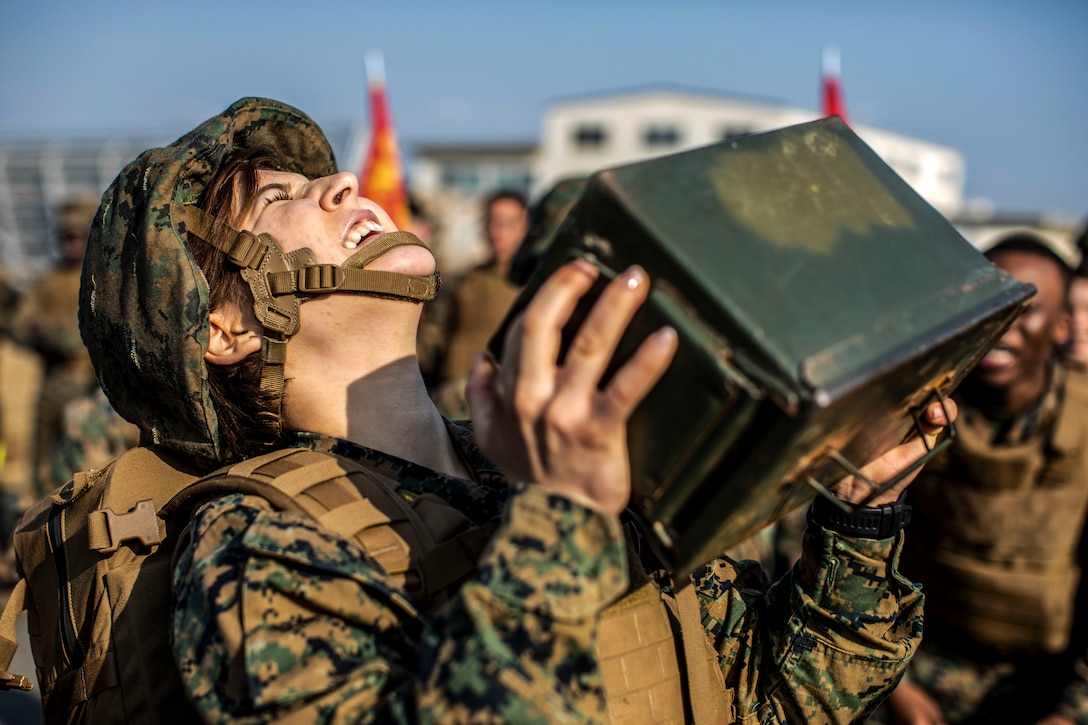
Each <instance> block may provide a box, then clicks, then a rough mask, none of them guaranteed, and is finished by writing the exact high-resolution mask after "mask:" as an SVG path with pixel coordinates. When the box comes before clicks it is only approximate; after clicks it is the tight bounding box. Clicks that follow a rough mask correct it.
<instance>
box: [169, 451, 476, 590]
mask: <svg viewBox="0 0 1088 725" xmlns="http://www.w3.org/2000/svg"><path fill="white" fill-rule="evenodd" d="M397 489H398V482H397V481H396V480H395V479H393V478H391V477H388V476H383V475H381V474H379V473H377V472H375V471H373V470H372V469H370V468H367V467H366V466H363V465H361V464H359V463H356V462H354V461H352V460H350V459H347V458H342V457H340V456H336V455H334V454H331V453H323V452H319V451H310V450H305V449H285V450H281V451H276V452H274V453H270V454H266V455H264V456H260V457H258V458H254V459H251V460H248V461H245V462H243V463H240V464H238V465H235V466H231V467H229V468H226V469H223V470H220V471H217V472H215V473H213V474H210V475H208V476H205V477H204V478H202V479H201V480H199V481H198V482H196V483H195V484H193V485H191V486H189V487H187V488H185V489H184V490H182V491H181V492H179V493H178V494H177V495H176V496H174V498H172V499H171V500H170V502H169V503H167V505H166V506H164V507H163V508H162V510H161V511H160V516H162V517H164V518H167V517H170V518H180V519H182V520H188V518H190V517H191V515H192V513H193V512H194V511H195V510H196V509H197V508H198V507H199V506H200V505H202V504H204V503H207V502H208V501H210V500H212V499H215V498H219V497H220V496H225V495H228V494H231V493H244V494H248V495H254V496H259V497H260V498H263V499H264V500H266V501H267V502H268V503H269V504H270V505H272V506H273V507H274V508H276V509H278V510H280V511H293V512H296V513H302V514H305V515H307V516H309V517H311V518H313V519H314V520H315V521H317V522H318V523H319V524H321V525H322V526H325V527H327V528H329V529H331V530H333V531H335V532H337V533H338V534H340V535H341V536H344V537H346V538H349V539H351V540H352V541H354V542H355V543H356V544H357V545H358V546H360V547H361V548H362V549H363V551H365V552H366V553H367V555H368V556H370V557H371V558H372V559H374V560H375V562H376V563H377V564H378V566H380V567H381V568H382V570H383V571H385V572H386V573H387V574H389V575H390V576H391V577H393V578H394V579H395V580H396V581H397V582H398V583H399V584H400V585H401V586H403V587H404V588H405V589H406V590H407V591H408V593H409V594H410V595H411V596H412V598H413V600H414V601H415V602H416V604H417V605H423V604H425V603H427V602H429V601H431V600H432V599H434V598H435V596H436V595H438V594H441V593H442V592H443V591H444V590H446V589H448V588H449V587H451V586H453V585H455V584H457V583H458V582H460V581H461V580H462V579H464V578H465V577H467V576H468V575H469V574H471V573H472V572H473V571H474V570H475V569H476V564H477V561H478V560H479V557H480V554H481V553H482V552H483V550H484V548H485V547H486V546H487V542H488V541H489V540H490V538H491V534H492V533H493V531H494V527H493V526H489V525H487V526H476V527H467V528H465V529H464V530H461V531H457V532H455V533H453V534H451V535H450V536H448V537H447V536H444V535H439V536H437V537H436V535H435V533H436V532H434V531H433V530H432V527H431V526H428V524H427V523H426V522H425V521H424V520H423V519H422V518H421V517H420V515H419V514H418V513H417V511H416V510H415V508H414V507H413V506H412V504H411V503H410V502H409V501H407V500H406V499H405V498H404V497H402V496H401V495H400V494H399V493H398V491H397Z"/></svg>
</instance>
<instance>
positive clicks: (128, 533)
mask: <svg viewBox="0 0 1088 725" xmlns="http://www.w3.org/2000/svg"><path fill="white" fill-rule="evenodd" d="M97 514H102V515H101V516H99V515H97ZM87 537H88V540H89V544H90V548H91V549H92V550H94V551H100V552H102V553H103V554H112V553H113V552H115V551H117V549H119V548H120V546H121V543H122V542H125V541H132V540H134V539H138V540H139V541H140V543H142V544H143V545H144V546H154V545H156V544H159V543H162V533H161V532H160V531H159V517H158V516H157V515H156V514H155V502H154V501H152V500H151V499H144V500H143V501H140V502H139V503H137V504H136V506H135V508H133V509H132V510H131V511H129V512H128V513H127V514H117V513H114V512H113V509H98V510H97V511H92V512H91V515H90V516H89V517H87Z"/></svg>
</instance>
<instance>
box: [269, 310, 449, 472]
mask: <svg viewBox="0 0 1088 725" xmlns="http://www.w3.org/2000/svg"><path fill="white" fill-rule="evenodd" d="M405 309H409V310H411V311H412V312H411V314H414V315H415V316H416V317H417V318H418V315H419V308H418V305H405ZM303 310H305V306H304V307H303ZM388 316H389V315H388V313H387V314H386V315H385V318H388ZM349 319H354V320H360V318H359V317H355V318H349ZM371 319H383V318H381V317H379V318H371ZM405 327H406V326H405V325H403V324H402V325H392V326H389V327H388V328H387V329H384V330H379V329H375V325H373V324H367V323H366V322H365V319H364V320H360V321H359V323H358V324H356V325H352V331H351V333H350V334H347V335H344V334H341V335H337V336H335V337H334V338H330V339H329V340H328V343H327V344H315V343H314V341H313V339H312V338H308V339H306V340H305V343H304V344H299V342H300V341H299V340H292V341H291V342H289V343H288V345H287V369H286V370H285V375H286V377H287V384H286V389H285V395H284V425H285V427H286V428H288V429H290V430H300V431H310V432H314V433H321V434H324V435H329V436H334V437H336V438H343V439H345V440H349V441H352V442H353V443H357V444H359V445H362V446H366V447H368V448H373V449H376V450H380V451H383V452H385V453H389V454H391V455H394V456H398V457H400V458H404V459H406V460H409V461H413V462H415V463H419V464H421V465H424V466H427V467H429V468H432V469H434V470H436V471H441V472H443V473H448V474H452V475H456V476H461V477H467V475H468V472H467V471H466V470H465V469H464V467H463V464H462V463H461V461H460V458H459V457H458V455H457V452H456V450H455V448H454V446H453V443H452V441H451V440H450V438H449V434H448V433H447V431H446V427H445V422H444V421H443V419H442V416H441V415H440V414H439V412H438V410H437V409H436V408H435V407H434V404H433V403H432V402H431V399H430V397H429V396H428V394H427V388H426V386H425V385H424V383H423V378H422V376H421V375H420V372H419V365H418V363H417V362H416V358H415V337H414V334H413V335H406V334H405V333H404V332H402V331H403V330H404V329H405ZM305 329H306V326H305V320H304V321H303V325H302V327H301V328H300V332H299V336H301V335H302V334H303V332H304V331H305ZM407 329H408V330H411V331H412V332H413V333H414V330H415V328H414V326H411V325H408V326H407Z"/></svg>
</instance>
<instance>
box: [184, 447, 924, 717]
mask: <svg viewBox="0 0 1088 725" xmlns="http://www.w3.org/2000/svg"><path fill="white" fill-rule="evenodd" d="M459 442H460V444H461V446H462V450H464V451H465V452H466V461H467V462H468V464H469V467H470V469H471V470H472V471H473V474H474V477H475V479H476V480H475V481H462V480H458V479H453V478H450V477H447V476H444V475H442V474H438V473H435V472H434V471H431V470H429V469H426V468H424V467H421V466H418V465H415V464H412V463H409V462H407V461H403V460H401V459H397V458H394V457H392V456H388V455H386V454H383V453H380V452H377V451H373V450H370V449H366V448H362V447H360V446H357V445H355V444H353V443H350V442H347V441H342V440H336V439H330V438H326V437H322V436H318V435H313V434H298V435H297V436H296V437H295V439H294V441H293V443H294V444H295V445H297V446H299V447H304V448H309V449H312V450H324V451H328V452H331V453H334V454H336V455H340V456H346V457H348V458H351V459H353V460H358V461H362V462H364V463H365V464H366V465H368V466H372V467H373V468H374V469H375V470H376V471H378V472H380V473H382V474H384V475H387V476H393V477H395V478H396V479H397V480H399V481H400V486H401V490H402V492H404V494H405V495H408V496H421V495H426V494H431V495H437V496H440V497H441V498H443V499H444V500H446V501H447V502H449V503H450V504H451V505H453V506H454V507H456V508H457V509H459V510H461V511H462V512H463V513H464V514H465V515H466V516H467V517H469V518H470V519H472V520H473V522H474V523H479V522H484V521H487V520H489V519H491V518H493V517H495V516H500V515H502V516H504V517H505V518H504V520H503V524H502V525H501V526H500V528H499V529H498V530H497V532H496V534H495V536H494V538H493V539H492V542H491V545H490V547H489V548H488V550H487V551H486V552H485V554H484V555H483V557H482V559H481V561H480V566H479V569H478V570H477V572H476V573H475V575H474V576H473V577H472V578H471V579H469V580H468V582H467V583H466V584H465V585H464V586H463V587H462V589H461V590H460V592H459V594H458V596H457V597H456V598H454V599H453V600H452V601H450V602H448V603H446V604H445V605H443V606H441V607H439V608H437V609H436V610H434V611H419V610H417V609H416V608H415V607H414V606H413V605H412V603H411V602H410V601H409V600H408V599H407V597H406V595H405V594H404V592H403V590H402V589H400V588H398V587H396V586H395V585H394V584H393V583H392V582H391V581H390V579H389V578H388V577H387V576H386V575H385V574H384V573H383V572H382V571H381V570H380V569H378V568H377V567H376V566H375V565H374V563H373V562H372V560H370V559H369V558H368V557H366V556H365V555H362V554H361V552H360V551H359V550H358V549H357V548H355V547H354V545H353V544H351V543H349V542H348V541H347V540H345V539H344V538H342V537H340V536H338V535H335V534H333V533H332V532H330V531H329V529H327V528H323V527H321V526H319V525H317V524H316V523H315V522H313V521H312V520H310V519H307V518H306V517H302V516H299V515H297V514H288V513H281V512H276V511H273V510H272V509H271V508H270V507H269V506H268V505H267V504H266V503H264V501H263V500H261V499H258V498H251V497H245V496H243V495H241V494H237V495H233V496H230V497H226V498H221V499H218V500H216V501H214V502H212V503H210V504H208V505H206V506H205V507H204V508H203V509H201V510H200V511H199V512H198V514H197V515H196V517H195V519H194V529H193V536H192V539H191V541H190V542H189V543H188V544H187V545H185V546H184V547H183V549H182V551H181V553H180V555H179V557H178V559H177V562H176V567H175V577H174V581H175V589H174V609H173V650H174V656H175V657H176V659H177V661H178V663H179V666H180V668H181V672H182V677H183V679H184V681H185V683H186V686H187V689H188V690H189V692H190V694H191V696H192V697H193V699H194V701H195V702H196V704H197V706H198V708H199V709H200V710H201V711H202V713H203V714H204V716H205V718H206V719H208V720H218V721H228V720H229V721H231V722H242V723H246V722H266V721H269V720H273V719H277V718H284V717H288V716H292V717H297V718H299V719H301V720H305V721H307V722H326V721H349V720H350V721H359V722H417V721H421V722H468V721H471V722H481V723H487V722H493V723H506V722H518V723H534V722H539V723H556V722H578V723H583V722H603V721H605V710H604V693H603V690H602V683H601V678H600V675H599V672H598V668H597V665H596V662H597V660H596V654H595V652H594V638H595V620H596V615H597V614H598V613H599V612H600V611H601V610H602V609H603V608H604V607H605V606H606V605H607V604H609V603H610V602H611V601H613V600H614V599H615V598H616V597H617V596H618V595H619V594H620V593H621V592H622V591H623V590H624V589H625V587H626V586H627V584H628V576H627V562H626V551H625V549H626V547H625V545H624V543H623V540H622V535H623V534H622V531H621V529H620V527H619V525H618V522H617V521H616V520H614V519H611V518H608V517H604V516H601V515H600V514H597V513H594V512H592V511H590V510H588V509H585V508H583V507H581V506H579V505H577V504H574V503H571V502H570V501H568V500H566V499H563V498H561V497H554V496H548V495H546V494H544V493H543V492H541V491H539V490H537V489H535V488H534V487H531V486H530V487H526V488H521V489H518V490H515V491H513V492H511V490H510V489H508V488H507V486H506V483H505V482H504V480H503V479H502V477H501V475H500V474H499V473H498V471H496V470H495V469H494V468H493V467H491V465H490V464H489V463H487V461H486V460H485V459H483V458H482V457H481V456H480V455H479V453H478V451H476V449H475V448H474V447H473V446H472V444H471V440H470V438H469V434H468V432H467V431H465V430H464V429H460V432H459ZM900 541H901V537H900V539H896V540H892V539H889V540H885V541H872V540H863V539H858V540H848V539H845V538H843V537H839V536H837V535H834V534H831V533H828V532H822V531H820V532H816V533H812V534H810V535H809V536H808V538H807V539H806V542H805V547H806V554H805V557H804V558H803V559H802V564H801V565H800V566H799V567H798V568H797V569H796V570H795V571H794V572H793V573H792V574H791V575H790V576H789V577H787V578H785V579H783V580H782V581H781V582H780V583H779V584H777V585H775V586H774V587H770V588H768V583H767V578H766V576H765V575H764V573H763V571H762V570H761V569H760V567H759V566H758V565H757V564H756V563H755V562H750V561H749V562H741V563H736V564H735V563H730V562H727V561H718V562H714V563H713V564H711V565H709V566H707V567H706V568H705V569H704V570H702V571H700V572H698V573H697V574H696V575H695V577H694V580H695V584H696V587H697V592H698V598H699V601H700V605H701V609H702V615H703V622H704V625H705V627H706V632H707V635H708V637H709V638H710V639H711V641H712V642H713V643H714V646H715V648H716V649H717V651H718V653H719V663H720V665H721V666H722V668H723V671H724V672H725V677H726V684H727V687H728V688H729V690H730V693H731V694H732V695H733V703H734V708H735V713H736V721H738V722H741V721H743V722H760V723H787V722H790V723H800V722H806V723H808V722H820V723H852V722H856V721H858V720H859V719H860V718H862V717H863V716H864V714H865V713H866V712H868V711H870V710H871V709H872V708H874V707H875V706H876V704H877V703H878V702H879V701H880V699H882V697H883V696H884V695H885V694H886V693H887V692H888V690H890V689H891V688H892V687H893V686H894V684H895V682H896V681H897V680H898V677H899V676H900V675H901V673H902V671H903V669H904V668H905V666H906V661H907V658H909V656H910V655H911V653H912V652H913V650H914V648H915V647H916V645H917V643H918V639H919V637H920V634H921V603H922V602H921V599H922V598H921V595H920V594H919V592H918V591H917V590H916V588H914V587H913V586H912V585H911V584H910V583H909V582H907V581H905V580H904V579H902V578H901V577H899V576H898V575H897V574H895V573H894V571H892V566H893V563H894V562H895V561H896V558H897V555H898V550H899V547H900ZM655 577H656V578H657V579H658V580H659V582H661V584H662V585H663V586H664V589H665V590H666V592H670V591H671V585H670V584H669V582H668V581H667V579H666V578H665V574H664V573H663V572H660V571H658V572H655ZM667 596H668V594H667Z"/></svg>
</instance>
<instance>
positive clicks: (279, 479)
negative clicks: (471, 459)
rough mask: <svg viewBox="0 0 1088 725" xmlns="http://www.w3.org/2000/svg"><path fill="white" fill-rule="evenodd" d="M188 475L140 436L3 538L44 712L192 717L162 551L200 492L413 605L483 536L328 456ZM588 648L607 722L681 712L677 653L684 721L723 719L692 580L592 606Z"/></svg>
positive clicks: (648, 586)
mask: <svg viewBox="0 0 1088 725" xmlns="http://www.w3.org/2000/svg"><path fill="white" fill-rule="evenodd" d="M196 479H197V476H196V473H195V472H191V471H185V470H184V469H182V468H180V467H179V466H178V463H177V461H172V460H170V459H169V458H168V457H167V456H166V454H164V453H163V452H161V451H157V450H154V449H151V448H138V449H134V450H133V451H130V452H129V453H127V454H125V455H124V456H121V457H120V458H119V459H117V460H116V461H114V462H112V463H111V464H110V465H108V466H106V467H104V468H103V469H101V470H100V471H94V472H91V473H90V474H79V475H77V477H76V478H75V479H74V481H73V482H72V483H71V484H69V485H67V486H65V487H64V488H63V489H62V490H61V491H60V492H59V493H58V494H55V495H54V496H53V497H51V498H50V499H48V500H46V501H44V502H42V503H41V504H39V505H38V506H36V507H35V508H34V509H32V510H31V511H30V512H28V514H27V516H26V517H24V519H23V521H22V523H21V524H20V528H19V531H18V532H17V534H16V549H17V552H18V556H19V561H20V564H21V566H22V570H23V571H24V573H25V580H24V581H26V582H30V587H31V591H30V596H29V598H28V600H27V602H28V604H29V606H28V616H29V630H30V636H31V645H32V648H33V650H34V655H35V660H36V662H37V663H38V668H37V674H38V680H39V683H40V685H41V688H42V704H43V708H44V710H45V718H46V720H47V721H49V722H60V721H73V722H92V721H93V722H96V723H98V722H111V721H116V722H133V721H137V722H144V721H146V722H166V723H169V722H191V721H193V720H194V719H196V718H197V717H198V716H197V714H196V713H195V712H194V710H193V708H192V706H191V705H190V704H189V702H188V700H187V699H186V697H185V695H184V690H183V688H182V685H181V682H180V679H179V677H178V673H177V671H176V667H175V666H174V662H173V658H172V657H171V656H170V649H169V643H168V639H167V637H168V626H167V623H168V622H169V617H168V616H166V613H168V612H170V611H171V603H170V590H171V587H170V576H171V571H172V565H171V559H172V555H173V553H174V550H175V548H176V544H177V542H178V541H179V539H180V538H181V537H182V536H184V535H187V534H188V529H186V530H185V531H184V533H183V532H182V531H181V528H182V525H183V524H184V523H186V522H187V521H188V520H189V518H190V515H191V513H192V511H194V510H195V509H196V508H197V507H198V506H199V505H201V504H202V503H205V502H207V501H209V500H211V499H213V498H216V497H219V496H222V495H226V494H229V493H237V492H241V493H248V494H252V495H257V496H260V497H262V498H264V499H265V500H267V501H268V502H269V503H270V504H271V505H272V506H273V507H275V508H277V509H280V510H287V511H297V512H301V513H305V514H307V515H309V516H311V517H313V518H314V519H315V520H317V521H318V522H319V523H321V524H322V525H324V526H326V527H328V528H330V529H332V530H334V531H337V532H338V533H340V534H341V535H343V536H345V537H347V538H350V539H352V540H353V541H355V542H356V543H357V544H358V545H359V546H360V547H362V548H363V549H364V550H365V551H366V552H367V553H368V555H369V556H371V557H372V558H373V559H374V560H375V561H376V563H378V565H379V566H381V567H382V568H383V570H385V571H386V572H387V573H388V574H390V575H391V576H393V577H394V578H395V579H396V580H397V581H398V582H399V583H401V584H402V585H403V586H404V588H405V589H406V591H407V592H408V593H409V594H410V596H411V597H412V599H413V602H414V603H415V604H416V605H417V606H419V607H420V608H421V609H423V610H426V609H428V608H430V607H433V606H435V605H437V604H439V603H441V602H442V601H445V600H446V599H447V598H448V597H449V595H450V594H451V593H452V592H454V591H456V589H457V588H458V587H459V586H460V584H461V582H463V581H464V579H465V578H467V577H468V576H470V575H471V573H472V572H473V571H474V570H475V567H476V562H477V561H478V559H479V556H480V553H481V552H482V550H483V548H484V547H485V546H486V544H487V541H488V539H489V538H490V536H491V534H492V533H493V527H492V526H474V525H472V524H471V522H469V521H468V519H467V518H466V517H465V516H464V514H462V513H461V512H460V511H458V510H456V509H455V508H453V507H452V506H450V505H449V504H448V503H446V502H445V501H444V500H443V499H441V498H440V497H438V496H434V495H431V494H423V495H412V494H409V493H408V492H405V491H403V490H400V489H399V486H398V484H397V482H396V481H395V480H393V479H390V478H386V477H383V476H381V475H378V474H376V473H374V472H373V471H371V470H370V469H368V468H366V467H365V466H363V465H362V464H358V463H355V462H353V461H351V460H349V459H346V458H342V457H339V456H335V455H333V454H330V453H323V452H315V451H309V450H304V449H285V450H281V451H277V452H275V453H271V454H268V455H265V456H260V457H258V458H254V459H251V460H249V461H246V462H243V463H240V464H237V465H235V466H232V467H229V468H227V469H224V470H221V471H218V472H216V473H214V474H211V475H209V476H206V477H204V478H202V479H200V480H196ZM194 481H195V482H194ZM149 482H156V483H155V485H154V490H150V487H151V484H150V483H149ZM137 499H139V500H137ZM116 511H125V512H128V513H123V514H120V515H118V514H116V513H115V512H116ZM137 542H138V545H137ZM58 543H59V545H58ZM22 585H23V582H21V583H20V589H19V590H18V592H17V594H18V596H17V597H14V596H13V598H12V602H11V603H9V607H8V608H7V609H6V610H5V614H4V618H5V620H6V621H5V623H4V627H3V628H4V629H5V630H7V631H6V632H0V670H3V669H4V668H6V667H7V666H8V665H9V664H10V661H11V656H12V654H13V653H14V635H13V633H12V631H11V630H12V629H13V621H14V615H15V613H16V610H18V609H19V608H21V602H16V601H15V600H16V599H20V600H21V599H22ZM130 601H131V602H135V603H138V606H131V607H130V606H128V604H129V602H130ZM58 624H59V626H58ZM678 634H679V635H680V636H677V635H678ZM5 640H7V641H5ZM678 645H681V646H682V648H683V652H682V654H681V655H679V656H678V652H677V646H678ZM597 649H598V655H599V657H600V662H601V671H602V675H603V679H604V683H605V690H606V697H607V704H608V710H609V714H610V717H611V721H612V722H613V723H617V724H618V723H628V722H629V723H683V722H685V721H687V715H686V712H685V697H684V694H683V685H682V683H683V681H684V679H685V678H682V676H681V671H680V666H679V663H680V662H681V661H683V662H685V663H686V681H687V682H688V683H689V691H690V692H692V693H695V695H696V696H695V697H691V698H689V699H690V703H689V704H690V707H691V712H692V715H691V717H692V718H694V721H695V722H697V723H703V722H723V721H725V718H726V714H728V713H729V712H730V709H731V707H730V702H729V701H728V700H727V699H726V691H725V687H724V679H723V675H722V671H721V668H720V667H719V666H718V661H717V653H716V652H715V651H714V649H713V647H712V645H711V644H710V642H709V641H708V640H707V638H706V635H705V632H704V630H703V627H702V621H701V615H700V612H699V605H698V601H697V599H696V595H695V593H694V591H693V589H692V588H691V587H690V586H689V587H686V588H684V589H682V590H681V591H680V593H679V594H678V595H677V597H676V599H675V600H671V599H670V600H668V606H666V601H665V600H663V598H662V595H661V592H660V590H659V589H658V588H657V586H656V585H655V584H653V583H652V582H648V581H646V582H645V583H644V584H643V585H642V586H641V587H639V588H637V589H635V590H634V591H632V592H631V593H629V594H628V595H627V596H625V597H623V598H621V599H620V600H619V601H618V602H616V603H614V604H613V605H612V606H610V607H609V608H607V609H606V610H605V611H604V612H603V613H602V615H601V618H600V623H599V632H598V641H597Z"/></svg>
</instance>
